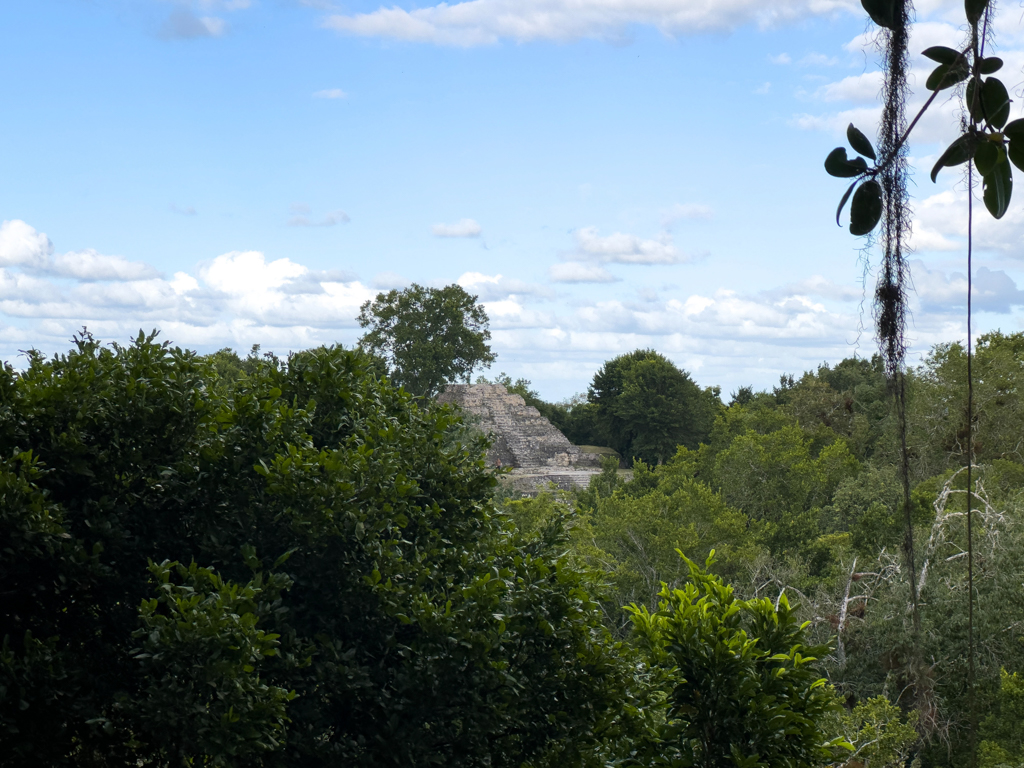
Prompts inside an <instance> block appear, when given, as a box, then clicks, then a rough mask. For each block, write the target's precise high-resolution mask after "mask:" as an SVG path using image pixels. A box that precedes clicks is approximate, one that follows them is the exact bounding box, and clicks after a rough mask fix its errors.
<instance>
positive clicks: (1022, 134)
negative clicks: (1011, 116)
mask: <svg viewBox="0 0 1024 768" xmlns="http://www.w3.org/2000/svg"><path fill="white" fill-rule="evenodd" d="M1003 136H1005V137H1006V138H1008V139H1016V138H1024V118H1018V119H1017V120H1011V121H1010V122H1008V123H1007V124H1006V125H1005V126H1003Z"/></svg>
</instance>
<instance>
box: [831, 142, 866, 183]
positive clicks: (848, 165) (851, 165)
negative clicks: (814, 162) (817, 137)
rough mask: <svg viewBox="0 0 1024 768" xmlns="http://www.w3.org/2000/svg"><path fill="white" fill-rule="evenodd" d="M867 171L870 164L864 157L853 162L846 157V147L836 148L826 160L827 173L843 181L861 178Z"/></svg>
mask: <svg viewBox="0 0 1024 768" xmlns="http://www.w3.org/2000/svg"><path fill="white" fill-rule="evenodd" d="M867 169H868V164H867V163H866V162H865V161H864V158H863V157H855V158H853V159H852V160H850V159H849V158H847V157H846V147H836V148H835V149H833V150H832V151H831V152H829V153H828V157H826V158H825V171H826V172H827V173H828V174H829V175H830V176H838V177H839V178H841V179H850V178H853V177H854V176H860V175H861V174H862V173H864V172H865V171H866V170H867Z"/></svg>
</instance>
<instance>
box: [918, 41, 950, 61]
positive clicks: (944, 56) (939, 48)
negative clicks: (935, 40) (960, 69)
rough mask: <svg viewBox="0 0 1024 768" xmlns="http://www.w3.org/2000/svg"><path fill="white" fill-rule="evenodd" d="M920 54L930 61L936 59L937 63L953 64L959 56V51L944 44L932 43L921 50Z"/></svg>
mask: <svg viewBox="0 0 1024 768" xmlns="http://www.w3.org/2000/svg"><path fill="white" fill-rule="evenodd" d="M921 55H922V56H924V57H925V58H928V59H931V60H932V61H937V62H938V63H939V64H954V63H956V60H957V59H959V58H960V51H957V50H954V49H952V48H947V47H946V46H944V45H933V46H932V47H931V48H928V49H926V50H924V51H921Z"/></svg>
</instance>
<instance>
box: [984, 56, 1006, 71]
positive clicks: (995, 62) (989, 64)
mask: <svg viewBox="0 0 1024 768" xmlns="http://www.w3.org/2000/svg"><path fill="white" fill-rule="evenodd" d="M1002 68H1003V60H1002V59H1000V58H999V57H998V56H986V57H985V58H984V59H978V71H979V72H981V74H983V75H991V74H992V73H993V72H998V71H999V70H1000V69H1002Z"/></svg>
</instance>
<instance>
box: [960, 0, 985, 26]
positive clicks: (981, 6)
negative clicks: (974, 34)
mask: <svg viewBox="0 0 1024 768" xmlns="http://www.w3.org/2000/svg"><path fill="white" fill-rule="evenodd" d="M987 7H988V0H964V11H965V12H966V13H967V21H969V22H970V23H971V24H977V23H978V20H979V19H980V18H981V15H982V14H983V13H985V8H987Z"/></svg>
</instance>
